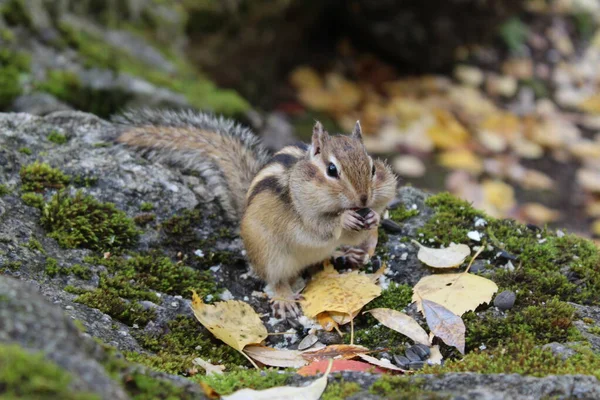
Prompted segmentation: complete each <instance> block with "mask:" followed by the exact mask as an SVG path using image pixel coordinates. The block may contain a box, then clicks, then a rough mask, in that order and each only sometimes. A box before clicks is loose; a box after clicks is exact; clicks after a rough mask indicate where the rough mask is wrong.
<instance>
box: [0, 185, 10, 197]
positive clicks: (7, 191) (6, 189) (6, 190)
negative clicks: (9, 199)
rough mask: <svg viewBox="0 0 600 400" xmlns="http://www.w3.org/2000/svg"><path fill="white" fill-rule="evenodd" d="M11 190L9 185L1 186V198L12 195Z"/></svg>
mask: <svg viewBox="0 0 600 400" xmlns="http://www.w3.org/2000/svg"><path fill="white" fill-rule="evenodd" d="M10 192H11V190H10V188H9V187H8V186H7V185H0V197H2V196H6V195H7V194H10Z"/></svg>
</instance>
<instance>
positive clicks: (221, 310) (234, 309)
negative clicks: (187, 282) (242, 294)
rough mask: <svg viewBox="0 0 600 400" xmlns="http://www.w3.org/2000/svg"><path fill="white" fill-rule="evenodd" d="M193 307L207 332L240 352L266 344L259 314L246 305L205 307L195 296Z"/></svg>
mask: <svg viewBox="0 0 600 400" xmlns="http://www.w3.org/2000/svg"><path fill="white" fill-rule="evenodd" d="M191 307H192V311H194V315H195V316H196V318H197V319H198V321H200V323H201V324H202V325H203V326H204V327H205V328H206V329H208V330H209V331H210V332H211V333H212V334H213V335H215V336H216V337H217V338H218V339H221V340H222V341H223V342H225V343H226V344H228V345H229V346H231V347H233V348H234V349H236V350H237V351H242V349H243V348H244V347H245V346H246V345H248V344H251V343H260V342H262V341H263V340H264V339H266V337H267V335H268V333H267V329H266V328H265V326H264V325H263V323H262V321H261V320H260V317H259V316H258V314H257V313H256V311H254V309H253V308H252V307H251V306H250V305H249V304H247V303H244V302H243V301H237V300H228V301H221V302H217V303H215V304H212V305H211V304H205V303H203V302H202V299H201V298H200V297H199V296H198V295H197V294H196V292H194V293H193V296H192V305H191Z"/></svg>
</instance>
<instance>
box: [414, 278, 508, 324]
mask: <svg viewBox="0 0 600 400" xmlns="http://www.w3.org/2000/svg"><path fill="white" fill-rule="evenodd" d="M496 291H498V286H497V285H496V284H495V283H494V282H492V281H491V280H489V279H486V278H483V277H481V276H477V275H473V274H469V273H464V272H463V273H458V274H436V275H429V276H426V277H423V278H422V279H421V280H420V281H419V282H418V283H417V284H416V285H415V287H414V288H413V297H412V300H413V301H416V302H417V308H418V309H419V311H421V312H422V311H423V308H422V305H421V301H422V300H425V299H426V300H430V301H433V302H435V303H438V304H440V305H442V306H444V307H446V308H447V309H448V310H450V311H452V312H453V313H454V314H456V315H458V316H461V315H463V314H464V313H465V312H467V311H470V310H474V309H476V308H477V306H479V305H480V304H483V303H489V302H490V301H491V300H492V296H493V295H494V293H496Z"/></svg>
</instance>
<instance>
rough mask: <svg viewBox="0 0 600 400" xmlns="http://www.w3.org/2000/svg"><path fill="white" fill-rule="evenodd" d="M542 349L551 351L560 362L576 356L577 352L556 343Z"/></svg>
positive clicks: (546, 345)
mask: <svg viewBox="0 0 600 400" xmlns="http://www.w3.org/2000/svg"><path fill="white" fill-rule="evenodd" d="M542 349H544V350H549V351H551V352H552V354H554V355H555V356H556V357H560V358H561V359H562V360H566V359H567V358H569V357H571V356H574V355H575V354H577V352H576V351H575V350H573V349H572V348H570V347H569V346H568V345H566V344H562V343H557V342H552V343H548V344H545V345H543V346H542Z"/></svg>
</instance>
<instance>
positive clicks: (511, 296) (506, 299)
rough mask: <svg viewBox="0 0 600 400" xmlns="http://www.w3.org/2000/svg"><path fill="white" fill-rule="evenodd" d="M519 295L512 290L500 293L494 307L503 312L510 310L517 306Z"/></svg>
mask: <svg viewBox="0 0 600 400" xmlns="http://www.w3.org/2000/svg"><path fill="white" fill-rule="evenodd" d="M516 299H517V295H516V294H515V292H513V291H512V290H505V291H504V292H502V293H499V294H498V295H497V296H496V298H495V299H494V305H495V306H496V307H498V308H499V309H500V310H502V311H506V310H510V309H511V308H512V306H514V305H515V300H516Z"/></svg>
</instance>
